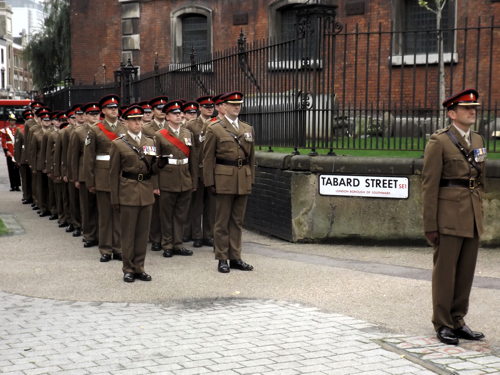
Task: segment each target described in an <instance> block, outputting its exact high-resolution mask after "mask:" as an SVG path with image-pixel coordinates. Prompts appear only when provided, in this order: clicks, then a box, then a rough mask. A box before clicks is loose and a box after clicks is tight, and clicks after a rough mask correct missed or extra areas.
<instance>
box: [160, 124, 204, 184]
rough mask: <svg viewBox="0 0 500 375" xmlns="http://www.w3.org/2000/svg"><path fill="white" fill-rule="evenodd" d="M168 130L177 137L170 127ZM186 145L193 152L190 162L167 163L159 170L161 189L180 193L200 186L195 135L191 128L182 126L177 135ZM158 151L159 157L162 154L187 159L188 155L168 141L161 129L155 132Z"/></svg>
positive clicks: (190, 155)
mask: <svg viewBox="0 0 500 375" xmlns="http://www.w3.org/2000/svg"><path fill="white" fill-rule="evenodd" d="M166 130H167V131H168V132H169V133H170V135H172V136H173V137H175V135H174V134H173V133H172V132H171V130H170V127H169V126H167V127H166ZM177 138H178V139H179V140H180V141H181V142H182V143H184V144H185V145H186V146H189V148H190V149H191V152H190V154H189V162H188V164H183V165H170V164H168V165H165V166H164V167H163V168H161V169H159V170H158V174H159V178H158V180H159V187H160V190H163V191H170V192H175V193H180V192H183V191H188V190H192V189H196V188H197V186H198V181H197V179H198V172H197V170H198V160H197V158H196V152H195V151H193V136H192V134H191V132H190V131H189V130H187V129H186V128H183V127H180V132H179V137H177ZM155 139H156V152H157V153H158V157H161V156H162V155H164V156H165V155H172V156H171V158H173V159H185V158H187V156H186V155H185V154H184V153H183V152H182V151H181V150H179V149H178V148H177V147H176V146H174V145H173V144H172V143H170V142H169V141H167V140H166V139H165V137H164V136H163V135H162V134H161V133H160V131H158V132H156V134H155Z"/></svg>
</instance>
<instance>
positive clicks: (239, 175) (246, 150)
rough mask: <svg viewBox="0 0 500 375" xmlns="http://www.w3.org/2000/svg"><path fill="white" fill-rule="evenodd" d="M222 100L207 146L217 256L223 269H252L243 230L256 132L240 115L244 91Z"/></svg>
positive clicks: (206, 175) (207, 178)
mask: <svg viewBox="0 0 500 375" xmlns="http://www.w3.org/2000/svg"><path fill="white" fill-rule="evenodd" d="M220 100H221V101H222V104H221V112H222V113H224V115H223V116H224V117H223V118H222V120H220V121H218V122H215V123H213V124H211V125H210V126H209V127H208V128H207V135H206V140H205V144H204V148H203V156H204V157H203V178H204V181H205V186H211V187H212V190H215V193H216V196H215V225H214V246H215V259H218V260H219V265H218V267H217V269H218V271H219V272H222V273H228V272H229V269H230V268H236V269H239V270H242V271H251V270H253V266H251V265H250V264H247V263H245V262H244V261H243V260H242V259H241V232H242V227H243V219H244V217H245V209H246V204H247V198H248V194H250V193H251V191H252V184H253V182H254V178H255V154H254V135H253V134H254V132H253V128H252V126H251V125H249V124H247V123H245V122H243V121H241V120H239V118H238V116H239V114H240V111H241V105H242V103H243V94H242V93H240V92H231V93H227V94H224V95H223V96H222V97H221V98H220ZM228 259H229V265H228V263H227V260H228Z"/></svg>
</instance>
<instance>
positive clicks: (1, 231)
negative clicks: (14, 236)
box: [0, 219, 9, 236]
mask: <svg viewBox="0 0 500 375" xmlns="http://www.w3.org/2000/svg"><path fill="white" fill-rule="evenodd" d="M8 233H9V230H8V229H7V227H6V226H5V224H4V223H3V221H2V219H0V236H2V235H4V234H8Z"/></svg>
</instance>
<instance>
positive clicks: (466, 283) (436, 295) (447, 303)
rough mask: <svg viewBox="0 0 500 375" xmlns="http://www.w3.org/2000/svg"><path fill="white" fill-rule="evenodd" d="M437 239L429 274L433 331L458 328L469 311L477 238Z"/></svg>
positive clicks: (452, 237) (444, 237)
mask: <svg viewBox="0 0 500 375" xmlns="http://www.w3.org/2000/svg"><path fill="white" fill-rule="evenodd" d="M439 237H440V238H439V245H438V246H437V247H436V248H434V259H433V260H434V268H433V270H432V306H433V316H432V323H433V324H434V328H435V329H436V330H438V329H439V328H441V327H449V328H451V329H454V328H460V327H462V326H463V325H464V324H465V322H464V316H465V315H466V314H467V311H468V308H469V296H470V291H471V288H472V281H473V279H474V270H475V268H476V260H477V253H478V247H479V237H478V236H477V235H476V236H475V237H474V238H463V237H455V236H447V235H443V234H441V235H440V236H439Z"/></svg>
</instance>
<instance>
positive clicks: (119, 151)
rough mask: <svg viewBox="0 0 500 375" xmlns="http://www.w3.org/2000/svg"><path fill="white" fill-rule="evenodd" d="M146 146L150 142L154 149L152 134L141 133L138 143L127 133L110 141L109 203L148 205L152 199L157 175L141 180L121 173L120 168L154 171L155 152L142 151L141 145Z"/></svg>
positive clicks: (125, 170) (131, 171) (152, 149)
mask: <svg viewBox="0 0 500 375" xmlns="http://www.w3.org/2000/svg"><path fill="white" fill-rule="evenodd" d="M125 140H126V141H127V142H128V143H129V144H130V145H132V146H134V147H136V148H137V150H138V151H139V152H141V154H143V155H144V157H145V159H146V161H147V164H148V165H149V168H148V167H147V166H146V163H145V162H144V161H143V160H141V159H140V157H139V154H138V153H137V152H136V151H134V150H133V149H132V148H131V147H130V146H129V145H128V144H127V143H126V142H125ZM146 146H149V147H150V148H151V149H150V150H151V151H154V147H155V142H154V140H153V139H152V138H150V137H148V136H145V135H144V134H143V135H142V137H141V142H140V144H137V142H136V141H134V140H133V139H132V137H131V136H130V135H129V134H128V133H127V134H126V135H124V136H122V137H120V138H118V139H115V140H114V141H113V142H112V143H111V150H110V153H111V161H110V169H109V172H110V181H111V204H119V205H121V206H149V205H152V204H153V203H154V202H155V197H154V193H153V190H154V189H158V177H157V176H156V175H154V176H152V177H151V178H150V179H147V180H143V181H137V180H133V179H130V178H126V177H123V176H122V172H130V173H134V174H139V173H142V174H148V173H150V174H153V170H154V168H153V164H154V162H155V159H156V156H155V155H146V154H144V147H146Z"/></svg>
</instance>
